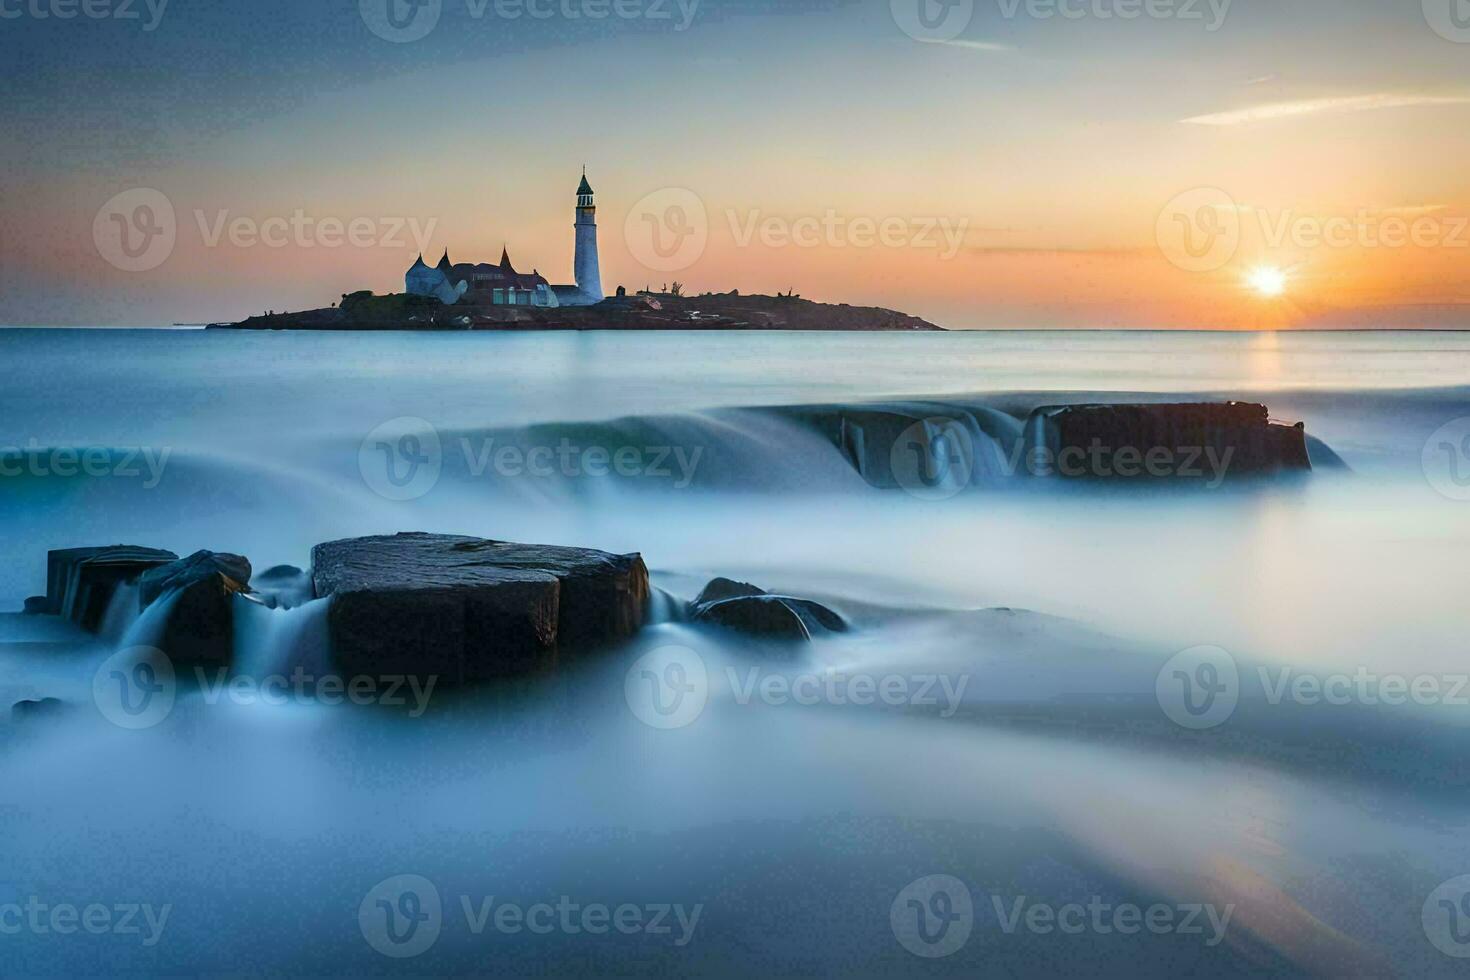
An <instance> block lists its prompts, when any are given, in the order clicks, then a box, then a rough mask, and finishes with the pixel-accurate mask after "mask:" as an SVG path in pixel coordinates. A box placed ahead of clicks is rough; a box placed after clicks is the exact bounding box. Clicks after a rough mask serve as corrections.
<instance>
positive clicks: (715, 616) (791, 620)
mask: <svg viewBox="0 0 1470 980" xmlns="http://www.w3.org/2000/svg"><path fill="white" fill-rule="evenodd" d="M693 619H694V621H695V622H696V623H712V624H714V625H716V626H723V627H725V628H726V629H732V630H735V631H736V632H738V633H746V634H749V635H750V636H760V637H767V638H771V639H779V640H810V639H811V638H812V634H811V630H809V629H807V626H806V623H804V622H802V619H801V617H800V616H798V615H797V613H796V610H795V609H792V608H791V607H790V606H789V605H787V604H786V603H785V602H782V601H781V600H780V599H778V598H777V597H776V596H771V595H760V596H741V597H739V598H736V599H723V600H721V601H719V602H712V603H710V604H709V605H707V606H701V607H699V608H698V609H696V610H694V616H693Z"/></svg>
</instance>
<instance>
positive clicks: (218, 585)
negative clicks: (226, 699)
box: [138, 551, 251, 666]
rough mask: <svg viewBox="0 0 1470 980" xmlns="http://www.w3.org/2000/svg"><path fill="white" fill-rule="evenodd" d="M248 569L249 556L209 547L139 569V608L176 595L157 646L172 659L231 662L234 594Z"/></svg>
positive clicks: (242, 587)
mask: <svg viewBox="0 0 1470 980" xmlns="http://www.w3.org/2000/svg"><path fill="white" fill-rule="evenodd" d="M250 573H251V568H250V562H249V560H247V559H245V558H242V557H240V556H239V555H226V554H217V553H215V552H213V551H197V552H195V553H194V554H192V555H190V556H189V557H188V558H184V559H182V560H180V561H176V562H171V563H170V564H167V565H161V566H159V567H157V568H154V569H152V570H151V571H149V572H147V573H145V574H144V575H143V577H142V578H140V579H139V580H138V589H139V592H138V599H139V604H140V606H141V608H143V609H147V608H148V607H149V606H151V605H152V604H153V603H154V602H156V601H157V600H158V599H160V598H161V597H163V596H165V595H170V594H177V598H176V600H175V601H174V604H173V609H172V611H171V612H170V614H169V616H168V621H167V623H166V624H165V625H164V627H163V635H162V637H161V638H160V640H159V649H161V650H162V651H163V652H164V653H166V654H168V655H169V657H170V658H171V659H173V660H174V661H175V662H176V663H187V664H201V665H208V666H228V665H229V664H230V663H231V662H232V661H233V660H234V648H235V639H234V634H235V606H234V596H235V594H236V593H239V592H245V591H248V589H249V587H250Z"/></svg>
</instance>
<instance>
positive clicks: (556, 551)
mask: <svg viewBox="0 0 1470 980" xmlns="http://www.w3.org/2000/svg"><path fill="white" fill-rule="evenodd" d="M312 582H313V585H314V588H315V592H316V595H317V596H318V597H321V598H326V597H331V600H332V602H331V608H330V611H329V613H328V628H329V631H330V635H331V641H332V654H333V658H334V660H335V661H336V663H337V666H338V667H339V668H340V669H341V670H343V671H344V672H346V673H350V674H364V675H383V674H416V675H420V676H428V675H434V676H438V677H439V678H440V679H441V683H471V682H475V681H481V680H492V679H497V678H505V677H514V676H519V675H525V674H532V673H537V672H541V671H544V670H547V669H549V668H551V667H554V666H555V665H556V663H557V659H558V655H559V654H563V653H571V652H577V651H582V650H586V649H590V648H592V647H595V646H599V645H602V644H606V643H611V642H615V641H618V640H622V639H625V638H627V637H629V636H632V635H633V634H634V633H636V632H637V631H638V630H639V628H641V626H642V625H643V621H644V615H645V608H646V605H647V602H648V596H649V585H648V569H647V568H646V567H645V566H644V564H643V559H642V557H641V556H639V555H636V554H633V555H610V554H606V553H604V552H600V551H591V550H587V549H582V548H560V547H553V546H548V545H526V544H511V543H508V542H504V541H489V540H485V539H481V538H471V537H459V536H454V535H436V534H399V535H395V536H383V537H368V538H356V539H351V540H346V541H333V542H329V543H327V544H320V545H317V546H316V547H315V548H313V549H312Z"/></svg>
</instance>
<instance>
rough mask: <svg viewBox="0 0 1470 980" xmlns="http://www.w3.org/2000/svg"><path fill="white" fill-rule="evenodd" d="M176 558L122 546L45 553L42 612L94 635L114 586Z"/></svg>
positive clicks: (115, 587)
mask: <svg viewBox="0 0 1470 980" xmlns="http://www.w3.org/2000/svg"><path fill="white" fill-rule="evenodd" d="M178 557H179V556H178V555H176V554H174V553H173V552H172V551H160V550H158V549H156V548H140V547H137V546H136V545H122V544H119V545H110V546H108V547H102V548H65V549H62V550H59V551H52V552H49V553H48V554H47V556H46V607H45V612H47V613H49V614H51V615H54V616H65V617H66V618H67V619H70V620H71V621H72V622H74V623H76V624H77V625H78V626H80V627H81V628H82V629H85V630H88V631H89V632H92V633H95V632H97V630H98V629H99V628H100V627H101V625H102V619H103V617H104V616H105V615H106V614H107V606H108V604H109V603H110V602H111V601H112V596H113V593H115V592H116V591H117V589H118V586H120V585H123V584H126V583H129V582H133V581H136V580H137V579H138V578H139V576H141V575H142V574H143V573H144V572H147V571H149V570H150V569H154V568H157V567H158V566H160V565H166V564H168V563H169V562H171V561H177V560H178Z"/></svg>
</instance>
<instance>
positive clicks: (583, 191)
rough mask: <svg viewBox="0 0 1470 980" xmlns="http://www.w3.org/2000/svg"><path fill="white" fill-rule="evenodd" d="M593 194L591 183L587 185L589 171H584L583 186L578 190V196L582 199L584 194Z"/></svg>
mask: <svg viewBox="0 0 1470 980" xmlns="http://www.w3.org/2000/svg"><path fill="white" fill-rule="evenodd" d="M591 193H592V185H591V184H589V183H587V171H585V170H584V171H582V185H581V186H580V187H578V188H577V195H578V196H579V197H580V196H581V195H583V194H591Z"/></svg>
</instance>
